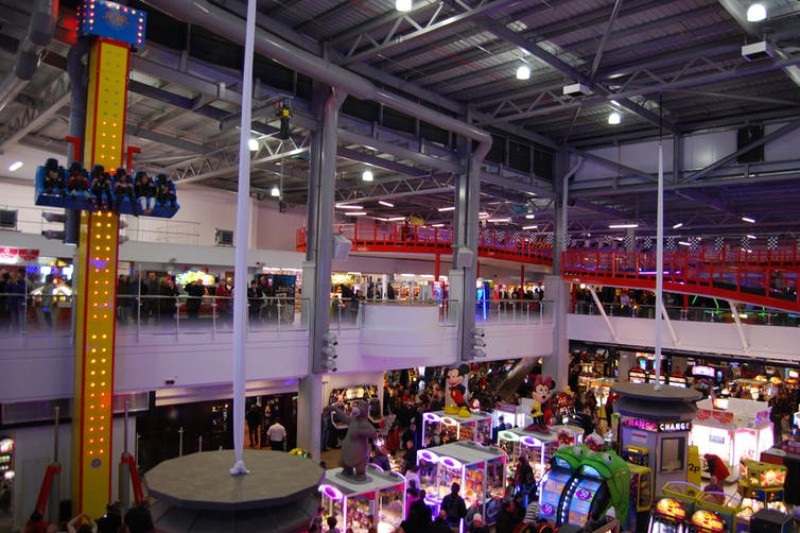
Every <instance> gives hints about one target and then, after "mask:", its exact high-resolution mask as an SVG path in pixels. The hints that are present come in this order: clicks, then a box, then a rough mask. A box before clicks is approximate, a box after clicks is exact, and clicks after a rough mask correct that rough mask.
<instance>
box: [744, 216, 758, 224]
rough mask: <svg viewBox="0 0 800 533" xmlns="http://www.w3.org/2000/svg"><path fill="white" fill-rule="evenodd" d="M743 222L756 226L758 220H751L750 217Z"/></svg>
mask: <svg viewBox="0 0 800 533" xmlns="http://www.w3.org/2000/svg"><path fill="white" fill-rule="evenodd" d="M742 220H743V221H744V222H747V223H748V224H755V223H756V219H754V218H750V217H742Z"/></svg>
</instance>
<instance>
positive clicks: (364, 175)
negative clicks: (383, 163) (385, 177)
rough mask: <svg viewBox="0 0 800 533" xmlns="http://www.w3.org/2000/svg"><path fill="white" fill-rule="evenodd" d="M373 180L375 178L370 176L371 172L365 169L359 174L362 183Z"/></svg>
mask: <svg viewBox="0 0 800 533" xmlns="http://www.w3.org/2000/svg"><path fill="white" fill-rule="evenodd" d="M374 179H375V176H373V175H372V171H371V170H369V169H367V170H365V171H364V172H362V173H361V180H362V181H372V180H374Z"/></svg>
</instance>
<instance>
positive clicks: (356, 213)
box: [344, 211, 367, 217]
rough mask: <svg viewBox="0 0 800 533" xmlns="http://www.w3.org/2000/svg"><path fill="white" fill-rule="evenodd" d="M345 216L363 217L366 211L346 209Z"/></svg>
mask: <svg viewBox="0 0 800 533" xmlns="http://www.w3.org/2000/svg"><path fill="white" fill-rule="evenodd" d="M344 216H346V217H364V216H367V213H366V211H348V212H347V213H345V214H344Z"/></svg>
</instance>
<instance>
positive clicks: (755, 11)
mask: <svg viewBox="0 0 800 533" xmlns="http://www.w3.org/2000/svg"><path fill="white" fill-rule="evenodd" d="M765 18H767V8H766V7H764V4H762V3H760V2H756V3H755V4H750V7H748V8H747V22H761V21H762V20H764V19H765Z"/></svg>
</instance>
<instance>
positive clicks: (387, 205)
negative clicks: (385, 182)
mask: <svg viewBox="0 0 800 533" xmlns="http://www.w3.org/2000/svg"><path fill="white" fill-rule="evenodd" d="M378 203H379V204H381V205H383V206H386V207H394V204H393V203H391V202H387V201H386V200H378Z"/></svg>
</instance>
